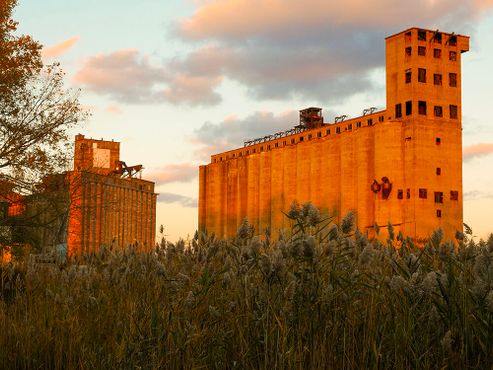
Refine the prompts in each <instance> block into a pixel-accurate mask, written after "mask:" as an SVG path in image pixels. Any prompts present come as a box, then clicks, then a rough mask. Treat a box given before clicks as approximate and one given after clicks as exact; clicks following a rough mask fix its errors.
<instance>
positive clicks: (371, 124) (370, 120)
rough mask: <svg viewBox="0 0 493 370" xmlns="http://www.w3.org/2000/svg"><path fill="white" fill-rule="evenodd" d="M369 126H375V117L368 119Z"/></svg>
mask: <svg viewBox="0 0 493 370" xmlns="http://www.w3.org/2000/svg"><path fill="white" fill-rule="evenodd" d="M368 126H373V119H372V118H370V119H369V120H368Z"/></svg>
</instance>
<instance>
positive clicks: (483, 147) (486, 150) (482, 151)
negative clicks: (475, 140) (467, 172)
mask: <svg viewBox="0 0 493 370" xmlns="http://www.w3.org/2000/svg"><path fill="white" fill-rule="evenodd" d="M490 154H493V144H486V143H481V144H475V145H470V146H467V147H465V148H464V149H463V150H462V157H463V159H464V162H467V161H470V160H472V159H474V158H479V157H484V156H487V155H490Z"/></svg>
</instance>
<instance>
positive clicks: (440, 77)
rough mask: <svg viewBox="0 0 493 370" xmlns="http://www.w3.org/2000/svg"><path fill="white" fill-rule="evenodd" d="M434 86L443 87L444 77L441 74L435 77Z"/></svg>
mask: <svg viewBox="0 0 493 370" xmlns="http://www.w3.org/2000/svg"><path fill="white" fill-rule="evenodd" d="M433 84H435V85H440V86H441V85H442V75H441V74H440V73H435V74H434V75H433Z"/></svg>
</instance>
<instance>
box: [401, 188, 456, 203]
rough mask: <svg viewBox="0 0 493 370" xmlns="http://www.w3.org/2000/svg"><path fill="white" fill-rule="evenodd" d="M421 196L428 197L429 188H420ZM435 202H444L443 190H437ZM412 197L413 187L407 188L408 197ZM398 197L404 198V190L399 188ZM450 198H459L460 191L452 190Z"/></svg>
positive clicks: (421, 197)
mask: <svg viewBox="0 0 493 370" xmlns="http://www.w3.org/2000/svg"><path fill="white" fill-rule="evenodd" d="M418 193H419V198H420V199H428V189H424V188H421V189H419V192H418ZM434 196H435V203H443V192H441V191H435V194H434ZM410 198H411V189H407V190H406V199H410ZM397 199H404V190H403V189H398V190H397ZM450 200H459V192H458V191H456V190H451V191H450Z"/></svg>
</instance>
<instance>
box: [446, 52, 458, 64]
mask: <svg viewBox="0 0 493 370" xmlns="http://www.w3.org/2000/svg"><path fill="white" fill-rule="evenodd" d="M448 60H451V61H453V62H455V61H456V60H457V52H456V51H449V53H448Z"/></svg>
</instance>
